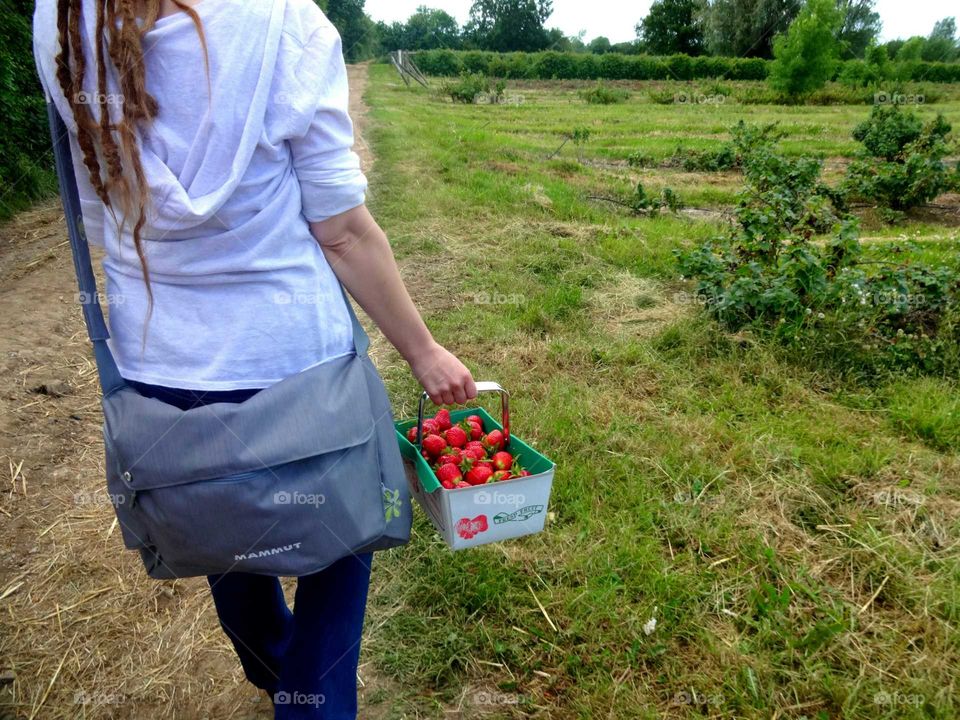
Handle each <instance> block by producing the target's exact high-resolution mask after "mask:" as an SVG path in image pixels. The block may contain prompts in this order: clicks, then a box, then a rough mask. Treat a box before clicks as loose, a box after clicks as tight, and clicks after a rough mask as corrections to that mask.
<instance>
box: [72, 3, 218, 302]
mask: <svg viewBox="0 0 960 720" xmlns="http://www.w3.org/2000/svg"><path fill="white" fill-rule="evenodd" d="M91 1H94V2H96V12H97V28H96V38H94V43H95V46H96V49H95V54H96V57H95V58H94V59H95V60H96V73H97V94H96V96H95V97H93V98H90V97H89V96H85V95H84V91H83V87H84V80H85V78H86V74H87V72H88V65H89V64H90V62H89V61H90V58H87V57H85V55H84V52H83V44H82V39H81V33H80V27H81V23H82V22H83V8H84V1H83V0H59V4H58V7H57V31H58V34H59V36H60V54H59V55H57V82H58V83H59V84H60V88H61V89H62V90H63V94H64V95H65V96H66V98H67V102H68V103H69V104H70V108H71V110H72V111H73V116H74V119H75V120H76V123H77V139H78V141H79V144H80V150H81V152H82V153H83V164H84V166H85V167H86V169H87V172H88V173H89V175H90V182H91V184H92V185H93V188H94V190H95V191H96V193H97V195H98V196H99V197H100V199H101V200H102V201H103V204H104V205H106V207H107V208H108V209H109V210H110V212H111V213H112V214H113V216H114V219H117V218H118V216H117V209H118V208H117V207H116V205H119V210H120V216H119V217H120V219H119V220H118V222H119V223H120V225H121V227H122V226H123V225H126V223H127V222H128V221H129V222H131V223H132V225H133V244H134V246H135V247H136V250H137V256H138V257H139V258H140V265H141V267H142V269H143V279H144V282H145V283H146V285H147V295H148V298H149V307H150V308H151V309H152V307H153V291H152V290H151V288H150V269H149V267H148V266H147V256H146V253H145V252H144V249H143V238H142V232H143V226H144V225H145V224H146V216H147V203H148V198H149V187H148V185H147V179H146V176H145V174H144V170H143V163H142V162H141V158H140V152H139V150H138V148H137V132H138V130H139V129H141V128H144V127H147V126H149V124H150V123H151V122H152V121H153V119H154V118H155V117H156V116H157V112H158V110H159V108H158V106H157V101H156V100H155V99H154V98H153V97H152V96H151V95H150V94H149V93H148V92H147V88H146V65H145V63H144V53H143V36H144V35H145V34H146V33H147V32H149V31H150V30H151V29H152V28H153V26H154V24H155V23H156V21H157V18H158V17H159V15H160V0H87V2H91ZM173 3H174V4H175V5H176V6H177V7H178V8H180V9H181V10H182V11H183V12H185V13H187V15H189V16H190V17H191V18H192V19H193V22H194V24H195V25H196V27H197V32H198V34H199V35H200V42H201V44H202V46H203V50H204V54H206V50H207V47H206V40H205V38H204V34H203V27H202V24H201V22H200V17H199V15H197V13H196V12H195V11H194V10H193V8H191V7H190V6H189V5H186V4H184V3H183V2H181V0H173ZM138 18H139V19H138ZM108 59H109V62H110V63H112V65H113V67H114V68H115V70H116V75H117V78H118V81H119V90H120V97H119V98H118V99H119V102H120V108H121V111H120V117H119V120H118V121H116V122H115V121H114V120H113V118H112V117H111V114H110V112H109V107H108V104H109V102H110V101H111V100H110V97H109V96H108V95H107V61H108ZM208 71H209V67H208ZM208 78H209V72H208ZM85 98H86V99H88V100H92V101H93V103H95V104H96V105H97V107H98V110H99V112H98V119H96V120H95V119H94V115H93V113H91V112H90V103H88V102H84V99H85ZM148 317H149V311H148Z"/></svg>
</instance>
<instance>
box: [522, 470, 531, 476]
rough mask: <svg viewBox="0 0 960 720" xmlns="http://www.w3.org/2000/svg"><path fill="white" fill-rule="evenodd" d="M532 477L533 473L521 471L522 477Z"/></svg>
mask: <svg viewBox="0 0 960 720" xmlns="http://www.w3.org/2000/svg"><path fill="white" fill-rule="evenodd" d="M531 475H533V473H532V472H530V471H529V470H521V471H520V477H530V476H531Z"/></svg>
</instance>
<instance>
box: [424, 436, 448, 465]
mask: <svg viewBox="0 0 960 720" xmlns="http://www.w3.org/2000/svg"><path fill="white" fill-rule="evenodd" d="M446 447H447V441H446V440H444V439H443V438H442V437H440V436H439V435H427V436H426V437H425V438H424V439H423V451H424V452H425V453H426V454H427V455H429V456H430V457H431V458H434V459H436V458H438V457H440V453H442V452H443V451H444V450H445V449H446Z"/></svg>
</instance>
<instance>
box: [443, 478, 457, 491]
mask: <svg viewBox="0 0 960 720" xmlns="http://www.w3.org/2000/svg"><path fill="white" fill-rule="evenodd" d="M440 487H442V488H443V489H444V490H453V489H454V488H455V487H456V485H454V484H453V483H452V482H450V481H449V480H441V481H440Z"/></svg>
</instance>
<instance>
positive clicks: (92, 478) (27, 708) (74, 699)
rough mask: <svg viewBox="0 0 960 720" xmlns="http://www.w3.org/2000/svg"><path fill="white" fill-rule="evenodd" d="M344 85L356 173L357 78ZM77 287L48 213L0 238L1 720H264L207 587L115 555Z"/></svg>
mask: <svg viewBox="0 0 960 720" xmlns="http://www.w3.org/2000/svg"><path fill="white" fill-rule="evenodd" d="M349 73H350V82H351V86H352V93H351V113H352V114H353V117H354V121H355V123H356V126H357V130H358V143H357V150H358V152H359V154H360V155H361V157H362V159H363V163H364V167H365V168H368V167H370V165H371V164H372V160H373V158H372V155H371V153H370V151H369V148H368V147H367V145H366V143H365V142H364V141H363V139H362V133H363V130H364V128H365V127H366V122H365V111H366V108H365V106H364V105H363V100H362V93H363V91H364V89H365V87H366V81H367V68H366V67H365V66H357V67H350V68H349ZM74 283H75V280H74V275H73V268H72V261H71V258H70V252H69V246H68V245H67V242H66V227H65V225H64V222H63V213H62V211H61V209H60V205H59V202H58V201H50V202H46V203H42V204H41V205H39V206H37V207H36V208H34V209H33V210H31V211H29V212H25V213H22V214H21V215H19V216H17V217H16V218H15V219H13V220H12V221H10V222H7V223H5V224H3V225H2V226H0V465H2V468H0V469H2V471H3V472H4V473H6V474H7V478H6V479H5V480H3V481H2V482H0V720H10V719H13V718H16V719H17V720H20V719H21V718H24V719H26V718H30V719H31V720H32V719H33V718H41V719H48V718H53V719H59V718H64V719H67V718H69V719H71V720H72V719H74V718H90V719H94V718H137V719H139V718H151V719H153V718H177V719H178V720H179V719H180V718H183V719H186V720H192V719H193V718H198V719H200V718H215V719H217V720H220V719H221V718H267V717H271V716H272V715H271V713H270V712H269V710H268V709H267V708H266V703H265V702H264V701H259V702H258V701H256V698H257V695H256V693H255V691H254V689H253V688H252V686H250V685H248V684H247V683H246V682H245V680H244V678H243V676H242V673H241V671H240V668H239V665H238V663H237V661H236V659H235V657H234V655H233V653H232V650H231V649H230V647H228V645H227V642H226V641H225V638H224V637H223V636H222V633H221V632H220V629H219V626H218V624H217V621H216V616H215V613H214V612H213V609H212V605H211V602H210V600H209V593H208V592H207V589H206V583H205V582H204V581H203V580H199V579H196V580H182V581H178V582H175V583H163V584H161V583H155V582H152V581H148V580H146V579H145V577H144V573H143V570H142V566H141V565H140V564H139V561H138V560H137V559H136V558H135V557H134V556H132V555H131V554H130V553H128V552H126V551H124V550H123V549H122V544H121V541H120V535H119V532H118V530H117V528H116V527H115V525H114V516H113V511H112V508H111V507H110V505H109V503H108V502H107V501H106V498H105V497H104V496H103V489H102V488H103V454H102V447H101V441H100V423H101V418H100V407H99V388H98V385H97V379H96V373H95V369H94V367H93V365H92V363H91V360H90V352H89V346H88V343H87V340H86V333H85V330H84V327H83V322H82V317H81V314H80V311H79V307H78V305H77V303H76V302H75V297H76V287H75V284H74ZM365 660H366V658H365ZM363 674H364V681H365V684H366V687H367V689H368V691H369V690H372V689H374V688H375V687H376V683H375V681H373V679H372V678H371V677H367V671H366V669H365V670H364V673H363ZM362 715H363V716H364V717H371V716H374V715H375V713H373V712H372V711H370V712H367V711H366V710H365V711H364V712H363V713H362Z"/></svg>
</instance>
